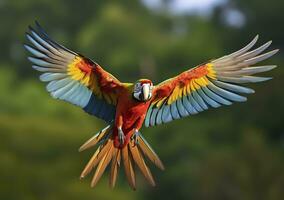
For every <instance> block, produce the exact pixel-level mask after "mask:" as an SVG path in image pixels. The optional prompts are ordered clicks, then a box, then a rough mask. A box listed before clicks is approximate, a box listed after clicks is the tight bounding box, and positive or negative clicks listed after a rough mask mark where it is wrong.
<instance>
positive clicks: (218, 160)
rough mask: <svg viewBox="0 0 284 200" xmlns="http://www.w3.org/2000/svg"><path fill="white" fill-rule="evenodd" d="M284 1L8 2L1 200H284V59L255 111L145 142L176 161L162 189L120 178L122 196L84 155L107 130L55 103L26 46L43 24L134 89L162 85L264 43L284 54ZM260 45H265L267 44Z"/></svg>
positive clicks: (160, 180) (151, 133) (155, 132)
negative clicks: (28, 35) (141, 81)
mask: <svg viewBox="0 0 284 200" xmlns="http://www.w3.org/2000/svg"><path fill="white" fill-rule="evenodd" d="M283 8H284V1H279V0H270V1H265V0H202V1H195V0H188V1H186V0H147V1H146V0H144V1H139V0H120V1H117V0H96V1H94V0H85V1H67V0H63V1H57V0H22V1H20V0H0V25H1V27H0V44H1V49H0V52H1V54H0V137H1V139H0V180H1V182H0V199H5V200H6V199H9V200H10V199H17V200H18V199H23V200H32V199H41V200H55V199H70V200H71V199H98V200H108V199H116V200H120V199H123V200H128V199H129V200H130V199H131V200H132V199H138V200H139V199H140V200H143V199H147V200H151V199H164V200H167V199H170V200H173V199H178V200H182V199H218V200H220V199H245V200H246V199H247V200H249V199H265V200H266V199H273V200H274V199H283V198H284V189H283V188H284V168H283V166H284V156H283V154H284V128H283V122H284V121H283V119H284V114H283V113H284V94H283V88H282V87H283V86H284V69H283V67H284V59H283V55H284V54H283V51H280V52H279V53H278V54H277V55H276V56H274V57H273V58H272V59H269V60H268V61H265V63H270V64H277V65H278V66H279V67H278V68H276V69H275V70H273V71H272V72H268V73H267V75H268V76H273V77H274V79H273V80H272V81H269V82H265V83H260V84H255V85H249V86H251V87H252V88H254V89H255V90H256V91H257V92H256V94H254V95H251V96H250V97H249V100H248V102H246V103H237V104H234V105H233V106H230V107H222V108H220V109H217V110H216V109H212V110H210V111H207V112H204V113H200V114H199V115H196V116H194V117H188V118H186V119H181V120H178V121H174V122H171V123H169V124H166V125H161V126H159V127H154V128H148V129H147V128H144V129H143V130H142V133H143V134H144V136H145V137H146V139H147V140H148V141H149V143H150V144H151V145H152V146H153V147H154V149H155V150H156V152H157V153H158V154H159V155H160V157H161V159H162V160H163V161H164V164H165V166H166V170H165V171H164V172H161V171H159V170H157V169H155V168H154V167H153V166H151V169H152V171H153V173H154V176H155V178H156V181H157V187H155V188H151V187H150V186H148V185H147V183H146V181H145V180H144V179H143V177H142V175H141V174H139V175H138V177H137V181H138V190H137V191H135V192H134V191H132V190H131V189H130V188H129V187H128V185H127V181H126V179H125V177H124V173H123V170H120V175H119V180H118V183H117V186H116V188H115V189H114V190H111V189H109V187H108V176H107V175H106V174H105V175H104V176H103V179H102V180H101V181H100V183H99V184H98V186H97V187H96V188H91V187H90V186H89V184H90V177H88V178H87V179H84V180H81V181H80V180H79V174H80V172H81V170H82V169H83V167H84V165H85V163H86V162H87V160H88V158H89V157H90V156H91V154H92V152H93V151H94V149H92V150H90V151H87V152H83V153H78V151H77V149H78V147H79V146H80V145H81V144H82V143H83V142H84V141H85V140H87V139H88V138H89V137H91V136H92V135H93V134H94V133H96V132H97V131H99V130H100V129H102V128H103V127H104V126H105V123H104V122H102V121H101V120H98V119H96V118H94V117H91V116H89V115H87V114H85V113H84V112H83V111H82V110H81V109H80V108H78V107H75V106H73V105H70V104H67V103H65V102H60V101H57V100H54V99H52V98H51V97H50V96H49V95H48V94H47V92H46V91H45V88H44V84H42V83H40V82H39V81H38V79H37V77H38V75H39V74H38V73H37V72H35V71H33V70H32V69H31V64H30V63H29V62H28V61H27V59H26V57H27V53H26V52H25V51H24V49H23V47H22V44H23V42H25V41H26V39H25V37H24V33H25V31H27V26H28V25H30V24H33V22H34V21H35V20H38V21H39V22H40V23H41V25H42V26H43V27H44V28H45V29H46V30H47V32H48V33H49V34H50V35H51V36H52V37H53V38H54V39H55V40H56V41H58V42H60V43H62V44H64V45H65V46H67V47H68V48H71V49H73V50H75V51H79V52H80V53H82V54H84V55H86V56H87V57H90V58H93V59H94V60H96V61H97V62H98V63H100V64H101V65H102V66H104V67H105V69H106V70H108V71H110V72H111V73H112V74H114V75H115V76H116V77H117V78H119V79H120V80H122V81H125V82H133V81H135V80H136V79H138V78H140V77H147V78H151V79H152V80H153V82H154V83H156V84H157V83H159V82H160V81H162V80H164V79H166V78H169V77H172V76H174V75H176V74H178V73H180V72H182V71H184V70H185V69H188V68H190V67H193V66H195V65H197V64H200V63H202V62H205V61H207V60H208V59H211V58H217V57H219V56H222V55H224V54H227V53H230V52H232V51H234V50H237V49H239V48H240V47H242V46H243V45H245V44H246V43H247V42H249V41H250V40H251V39H252V38H253V37H254V36H255V35H256V34H260V41H261V42H263V43H264V42H266V41H267V40H270V39H273V42H274V43H273V45H272V46H273V48H280V49H284V48H283V47H284V36H283V32H284V25H283V22H284V12H283ZM258 44H260V43H258Z"/></svg>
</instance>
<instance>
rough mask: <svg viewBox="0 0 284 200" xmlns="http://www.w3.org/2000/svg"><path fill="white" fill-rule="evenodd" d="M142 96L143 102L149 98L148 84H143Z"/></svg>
mask: <svg viewBox="0 0 284 200" xmlns="http://www.w3.org/2000/svg"><path fill="white" fill-rule="evenodd" d="M142 95H143V100H144V101H146V100H148V99H149V96H150V86H149V85H148V84H144V85H143V86H142Z"/></svg>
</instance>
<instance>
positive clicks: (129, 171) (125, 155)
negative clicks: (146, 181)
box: [121, 146, 136, 190]
mask: <svg viewBox="0 0 284 200" xmlns="http://www.w3.org/2000/svg"><path fill="white" fill-rule="evenodd" d="M121 151H122V159H123V165H124V171H125V174H126V178H127V180H128V183H129V185H130V187H131V188H132V189H134V190H135V189H136V181H135V174H134V170H133V167H132V162H131V157H130V156H129V150H128V146H126V147H124V148H122V149H121Z"/></svg>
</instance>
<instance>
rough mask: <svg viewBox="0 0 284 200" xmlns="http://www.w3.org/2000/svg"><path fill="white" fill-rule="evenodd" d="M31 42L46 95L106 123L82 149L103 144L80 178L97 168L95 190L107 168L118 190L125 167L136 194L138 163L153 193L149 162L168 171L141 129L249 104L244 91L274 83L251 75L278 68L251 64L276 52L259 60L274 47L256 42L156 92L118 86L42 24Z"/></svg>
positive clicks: (139, 85)
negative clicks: (250, 85)
mask: <svg viewBox="0 0 284 200" xmlns="http://www.w3.org/2000/svg"><path fill="white" fill-rule="evenodd" d="M26 37H27V40H28V42H29V44H25V45H24V47H25V49H26V50H27V51H28V52H30V53H31V54H32V56H30V57H28V60H29V61H30V62H31V63H32V64H33V66H32V67H33V68H34V69H35V70H37V71H39V72H41V73H42V74H41V75H40V80H41V81H43V82H47V83H48V84H47V86H46V89H47V91H48V92H50V94H51V96H52V97H53V98H55V99H61V100H64V101H67V102H70V103H72V104H75V105H77V106H79V107H81V108H82V109H83V110H84V111H86V112H87V113H89V114H91V115H93V116H96V117H98V118H100V119H102V120H104V121H105V122H106V123H108V126H107V127H106V128H104V129H103V130H101V131H100V132H99V133H97V134H96V135H94V136H93V137H92V138H90V139H89V140H88V141H87V142H86V143H84V144H83V145H82V146H81V147H80V149H79V151H83V150H85V149H88V148H90V147H93V146H95V145H98V148H97V150H96V151H95V153H94V155H93V156H92V157H91V159H90V160H89V162H88V163H87V165H86V166H85V168H84V170H83V171H82V174H81V178H84V177H85V176H86V175H88V174H89V173H90V172H91V171H92V170H93V169H95V168H96V170H95V172H94V176H93V179H92V182H91V186H92V187H94V186H95V185H96V184H97V183H98V181H99V179H100V178H101V176H102V174H103V172H104V171H105V169H106V167H107V166H108V165H109V164H110V165H111V167H110V179H109V184H110V186H111V187H114V186H115V183H116V179H117V175H118V169H119V166H120V164H121V160H122V161H123V165H124V169H125V170H124V171H125V174H126V178H127V180H128V182H129V185H130V187H131V188H132V189H135V188H136V181H135V172H134V169H133V166H134V163H135V164H136V165H137V166H138V168H139V169H140V170H141V172H142V174H143V175H144V177H145V178H146V180H147V181H148V182H149V183H150V184H151V185H152V186H155V181H154V178H153V176H152V174H151V171H150V170H149V168H148V166H147V165H146V163H145V160H144V158H145V157H147V158H148V159H149V160H150V161H152V162H153V163H154V164H155V165H156V166H157V167H158V168H160V169H162V170H163V169H164V165H163V163H162V162H161V160H160V159H159V157H158V156H157V154H156V153H155V152H154V150H153V149H152V148H151V147H150V145H149V144H148V143H147V142H146V140H145V139H144V137H143V136H142V135H141V133H140V129H141V127H142V126H143V124H144V125H145V126H146V127H150V126H156V125H160V124H164V123H167V122H170V121H173V120H175V119H180V118H183V117H187V116H190V115H195V114H197V113H199V112H202V111H205V110H207V109H209V108H211V107H212V108H218V107H220V106H221V105H231V104H232V103H233V102H244V101H246V100H247V98H246V97H245V96H243V95H244V94H245V95H246V94H252V93H254V90H253V89H250V88H247V87H244V86H241V84H243V83H256V82H262V81H266V80H269V79H271V78H267V77H256V76H253V75H254V74H256V73H260V72H266V71H269V70H272V69H274V68H275V67H276V66H275V65H263V66H254V65H255V64H256V63H258V62H260V61H263V60H265V59H267V58H269V57H271V56H273V55H274V54H275V53H277V51H278V49H276V50H272V51H269V52H267V53H262V52H263V51H264V50H266V49H267V48H268V47H269V46H270V44H271V41H269V42H267V43H265V44H264V45H262V46H260V47H258V48H256V49H253V50H252V48H253V46H254V45H255V44H256V42H257V40H258V36H256V37H255V38H254V39H253V40H252V41H251V42H250V43H249V44H248V45H246V46H245V47H243V48H242V49H240V50H238V51H236V52H234V53H231V54H229V55H226V56H223V57H221V58H219V59H213V60H211V61H208V62H206V63H204V64H201V65H198V66H196V67H194V68H192V69H188V70H186V71H184V72H183V73H181V74H179V75H177V76H175V77H173V78H170V79H168V80H166V81H164V82H162V83H160V84H158V85H155V86H154V85H153V82H152V81H151V80H149V79H139V80H138V81H136V82H135V83H123V82H120V81H119V80H118V79H117V78H115V77H114V76H113V75H111V74H110V73H108V72H107V71H105V69H103V68H102V67H101V66H100V65H99V64H98V63H96V62H94V61H92V60H91V59H89V58H87V57H85V56H83V55H81V54H79V53H76V52H73V51H71V50H69V49H67V48H65V47H64V46H62V45H60V44H58V43H57V42H55V41H54V40H52V39H51V38H50V37H49V36H48V35H47V33H46V32H45V31H44V30H43V28H42V27H41V26H40V25H39V24H38V23H36V28H35V29H34V28H32V27H29V31H28V32H27V33H26Z"/></svg>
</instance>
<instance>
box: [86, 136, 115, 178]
mask: <svg viewBox="0 0 284 200" xmlns="http://www.w3.org/2000/svg"><path fill="white" fill-rule="evenodd" d="M112 143H113V142H112V140H111V139H109V140H107V141H106V143H105V144H104V145H101V146H100V147H99V148H98V149H97V151H96V152H95V154H94V155H93V157H92V158H91V159H90V161H89V162H88V164H87V165H86V167H85V168H84V170H83V172H82V174H81V178H84V177H85V176H86V175H88V174H89V173H90V172H91V170H92V169H93V168H94V167H95V166H96V165H97V164H98V163H99V161H100V160H101V159H102V158H103V157H104V156H105V154H106V152H108V150H109V149H110V148H111V146H112Z"/></svg>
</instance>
